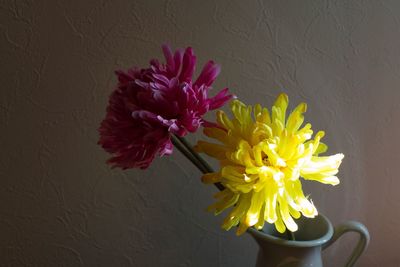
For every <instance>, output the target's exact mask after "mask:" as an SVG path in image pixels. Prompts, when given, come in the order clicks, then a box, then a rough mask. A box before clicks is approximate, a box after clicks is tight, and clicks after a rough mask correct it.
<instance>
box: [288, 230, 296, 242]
mask: <svg viewBox="0 0 400 267" xmlns="http://www.w3.org/2000/svg"><path fill="white" fill-rule="evenodd" d="M286 235H287V238H288V240H293V241H296V238H295V236H294V233H293V232H292V231H289V230H288V229H286Z"/></svg>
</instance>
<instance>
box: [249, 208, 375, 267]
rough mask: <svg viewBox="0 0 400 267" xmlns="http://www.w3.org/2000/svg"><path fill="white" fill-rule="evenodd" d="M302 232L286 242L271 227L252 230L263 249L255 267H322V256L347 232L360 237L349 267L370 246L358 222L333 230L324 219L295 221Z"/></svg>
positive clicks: (349, 261) (366, 234) (347, 263)
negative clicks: (323, 252)
mask: <svg viewBox="0 0 400 267" xmlns="http://www.w3.org/2000/svg"><path fill="white" fill-rule="evenodd" d="M296 222H297V224H298V226H299V230H298V231H297V232H295V240H294V241H293V240H287V236H286V234H280V233H278V232H277V231H276V230H275V227H274V226H273V225H271V224H265V227H264V228H263V229H262V230H261V231H257V230H255V229H253V228H251V229H249V230H248V232H249V233H250V234H251V235H252V236H253V237H254V238H255V240H256V241H257V243H258V244H259V246H260V250H259V252H258V256H257V263H256V267H311V266H313V267H321V266H323V263H322V257H321V252H322V250H324V249H326V248H327V247H328V246H330V245H331V244H332V243H333V242H335V241H336V240H337V239H338V238H339V237H340V236H341V235H343V234H344V233H346V232H356V233H358V234H359V239H358V242H357V244H356V246H355V249H354V250H353V252H352V254H351V255H350V257H349V259H348V260H347V262H346V265H345V266H346V267H349V266H353V265H354V263H355V262H356V261H357V259H358V258H359V257H360V255H361V254H362V253H363V252H364V250H365V249H366V247H367V245H368V243H369V239H370V237H369V233H368V230H367V228H366V227H365V226H364V225H363V224H361V223H359V222H356V221H347V222H345V223H342V224H340V225H338V226H337V227H335V228H333V226H332V224H331V222H330V221H329V220H328V219H327V218H326V217H325V216H324V215H321V214H320V215H318V216H317V217H316V218H314V219H308V218H304V217H302V218H301V219H299V220H297V221H296Z"/></svg>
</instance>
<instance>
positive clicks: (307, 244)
mask: <svg viewBox="0 0 400 267" xmlns="http://www.w3.org/2000/svg"><path fill="white" fill-rule="evenodd" d="M317 216H318V217H321V218H322V219H323V220H324V222H325V223H326V224H327V227H328V230H327V231H326V233H325V234H324V235H323V236H321V237H319V238H317V239H313V240H305V241H297V240H287V239H282V238H279V237H275V236H272V235H269V234H266V233H264V232H262V231H259V230H257V229H255V228H249V229H247V232H248V233H250V234H251V235H252V236H253V237H254V238H256V239H257V238H259V239H262V240H266V241H269V242H271V243H275V244H278V245H283V246H289V247H315V246H321V245H323V244H325V243H327V242H328V241H329V240H330V239H331V238H332V236H333V226H332V223H331V222H330V221H329V220H328V218H327V217H326V216H325V215H323V214H318V215H317Z"/></svg>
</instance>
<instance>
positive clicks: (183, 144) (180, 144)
mask: <svg viewBox="0 0 400 267" xmlns="http://www.w3.org/2000/svg"><path fill="white" fill-rule="evenodd" d="M171 140H172V143H173V144H174V146H175V147H176V148H177V149H178V150H179V151H180V152H181V153H182V154H183V155H184V156H185V157H186V158H188V159H189V160H190V161H191V162H192V163H193V164H194V165H195V166H196V167H197V168H198V169H199V170H200V171H201V172H202V173H204V174H206V173H210V172H214V170H213V168H212V167H211V166H210V165H209V164H208V163H207V161H205V160H204V159H203V158H202V157H201V156H200V155H199V154H198V153H197V152H196V151H194V149H193V147H192V146H191V145H190V143H189V142H188V141H187V140H186V139H185V138H183V137H178V136H175V135H172V137H171ZM214 185H215V186H216V187H217V188H218V189H219V190H220V191H222V190H224V189H225V187H224V186H223V185H222V184H221V183H215V184H214Z"/></svg>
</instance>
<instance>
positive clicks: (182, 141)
mask: <svg viewBox="0 0 400 267" xmlns="http://www.w3.org/2000/svg"><path fill="white" fill-rule="evenodd" d="M177 138H178V139H179V141H181V143H182V144H183V145H184V146H185V147H186V149H187V150H189V151H190V152H191V153H192V154H193V156H194V157H195V158H196V159H197V160H198V161H199V162H200V163H201V164H202V165H203V166H204V168H205V169H206V170H207V172H214V170H213V168H212V167H211V166H210V165H209V164H208V162H207V161H205V160H204V159H203V158H202V157H201V156H200V155H199V154H198V153H197V152H196V151H194V149H193V147H192V145H191V144H189V142H188V141H187V140H186V139H185V138H184V137H179V136H177Z"/></svg>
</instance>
